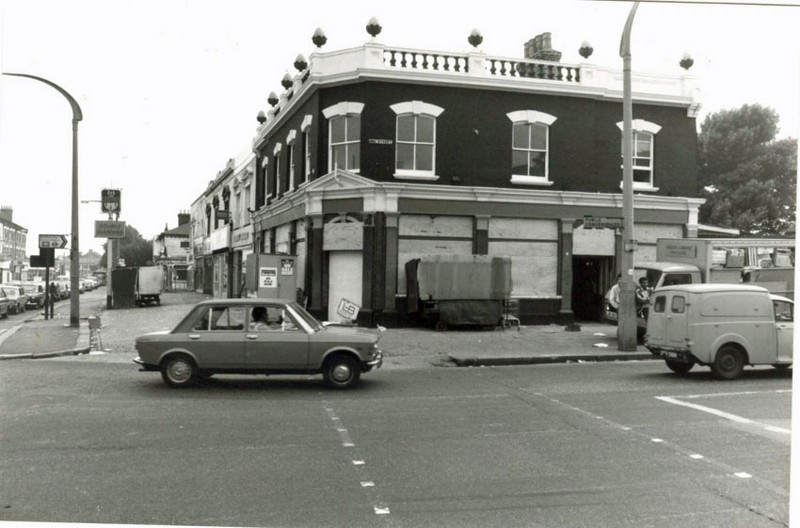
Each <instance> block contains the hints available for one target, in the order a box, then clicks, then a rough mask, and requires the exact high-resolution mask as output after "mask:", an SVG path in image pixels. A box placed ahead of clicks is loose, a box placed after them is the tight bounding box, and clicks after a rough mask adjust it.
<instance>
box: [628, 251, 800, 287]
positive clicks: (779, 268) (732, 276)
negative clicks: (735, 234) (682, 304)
mask: <svg viewBox="0 0 800 528" xmlns="http://www.w3.org/2000/svg"><path fill="white" fill-rule="evenodd" d="M794 251H795V241H794V239H783V238H727V239H713V238H659V239H658V240H657V242H656V262H655V263H642V264H636V265H635V266H634V267H635V268H636V269H637V275H643V274H647V278H648V280H649V282H650V284H651V285H652V287H653V288H654V289H658V288H660V287H662V286H671V285H674V284H696V283H708V284H737V283H740V282H750V283H753V284H760V285H762V286H764V287H766V288H767V289H768V290H770V291H771V292H772V293H775V294H779V295H784V296H786V297H789V298H793V297H794ZM638 270H642V271H641V272H640V271H638ZM764 270H769V271H766V272H764ZM637 280H638V277H637Z"/></svg>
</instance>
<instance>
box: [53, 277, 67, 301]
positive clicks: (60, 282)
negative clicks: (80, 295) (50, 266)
mask: <svg viewBox="0 0 800 528" xmlns="http://www.w3.org/2000/svg"><path fill="white" fill-rule="evenodd" d="M52 282H55V283H56V286H57V287H58V294H59V297H60V298H61V299H69V296H70V282H69V280H65V279H57V280H55V281H52Z"/></svg>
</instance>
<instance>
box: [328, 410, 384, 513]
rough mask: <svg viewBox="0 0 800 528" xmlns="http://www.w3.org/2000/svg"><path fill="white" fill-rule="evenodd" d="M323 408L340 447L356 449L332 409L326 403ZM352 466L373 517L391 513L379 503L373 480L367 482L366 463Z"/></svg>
mask: <svg viewBox="0 0 800 528" xmlns="http://www.w3.org/2000/svg"><path fill="white" fill-rule="evenodd" d="M323 408H324V409H325V412H326V413H327V414H328V417H329V418H330V419H331V421H332V422H333V425H334V427H335V429H336V432H337V433H339V438H341V441H342V447H348V448H351V451H352V450H354V449H356V445H355V442H353V440H352V438H350V433H349V432H348V431H347V428H346V427H345V426H344V424H343V423H342V420H341V419H340V418H339V416H338V415H337V414H336V412H335V411H334V410H333V408H332V407H331V406H330V405H328V404H327V402H323ZM352 462H353V465H354V466H356V467H358V471H357V473H358V476H359V477H360V478H359V484H360V485H361V487H362V488H364V489H365V490H367V489H369V491H367V493H368V495H369V497H370V500H371V502H372V508H373V510H374V511H375V515H390V514H391V511H390V510H389V506H387V505H386V504H385V503H384V502H383V501H381V498H380V495H379V493H378V490H377V487H376V486H375V481H374V480H367V479H368V478H369V476H368V475H367V474H366V472H367V470H366V468H365V466H366V463H365V461H364V460H363V459H355V458H354V459H352Z"/></svg>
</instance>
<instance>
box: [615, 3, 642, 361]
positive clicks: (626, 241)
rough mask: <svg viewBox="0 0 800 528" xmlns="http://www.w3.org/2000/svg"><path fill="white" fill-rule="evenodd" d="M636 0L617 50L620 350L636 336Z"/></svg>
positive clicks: (634, 341) (632, 344) (627, 348)
mask: <svg viewBox="0 0 800 528" xmlns="http://www.w3.org/2000/svg"><path fill="white" fill-rule="evenodd" d="M638 7H639V2H634V3H633V7H631V12H630V13H629V14H628V20H627V21H626V22H625V29H624V31H623V32H622V40H621V42H620V45H619V54H620V56H621V57H622V75H623V77H622V79H623V80H622V244H623V247H622V263H621V268H622V276H621V277H620V283H619V321H618V323H617V346H618V349H619V350H620V351H635V350H636V345H637V336H636V326H637V325H636V284H635V282H634V280H635V279H634V275H633V252H634V250H635V249H636V242H635V240H634V238H633V235H634V233H633V130H632V129H633V97H632V95H631V27H632V26H633V17H634V16H635V15H636V8H638Z"/></svg>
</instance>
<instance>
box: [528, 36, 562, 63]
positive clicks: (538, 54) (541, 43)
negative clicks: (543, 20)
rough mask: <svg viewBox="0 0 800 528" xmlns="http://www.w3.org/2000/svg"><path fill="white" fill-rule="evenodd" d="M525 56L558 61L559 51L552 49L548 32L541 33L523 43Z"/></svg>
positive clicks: (559, 57)
mask: <svg viewBox="0 0 800 528" xmlns="http://www.w3.org/2000/svg"><path fill="white" fill-rule="evenodd" d="M525 58H526V59H534V60H541V61H550V62H558V61H560V60H561V52H560V51H556V50H554V49H553V42H552V37H551V36H550V33H542V34H540V35H536V36H535V37H534V38H532V39H531V40H529V41H528V42H526V43H525Z"/></svg>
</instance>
